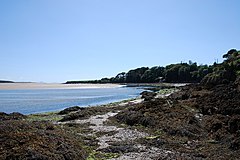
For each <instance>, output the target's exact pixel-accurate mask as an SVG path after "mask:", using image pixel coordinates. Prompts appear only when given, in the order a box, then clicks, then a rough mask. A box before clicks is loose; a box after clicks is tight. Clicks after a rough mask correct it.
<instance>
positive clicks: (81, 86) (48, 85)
mask: <svg viewBox="0 0 240 160" xmlns="http://www.w3.org/2000/svg"><path fill="white" fill-rule="evenodd" d="M121 86H122V85H118V84H61V83H0V90H15V89H87V88H116V87H121Z"/></svg>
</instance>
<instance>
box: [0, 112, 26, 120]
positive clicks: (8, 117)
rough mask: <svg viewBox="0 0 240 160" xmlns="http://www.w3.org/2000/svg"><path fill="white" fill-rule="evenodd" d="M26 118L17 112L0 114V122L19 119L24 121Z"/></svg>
mask: <svg viewBox="0 0 240 160" xmlns="http://www.w3.org/2000/svg"><path fill="white" fill-rule="evenodd" d="M24 118H26V116H25V115H23V114H21V113H18V112H13V113H10V114H7V113H4V112H0V120H1V121H4V120H20V119H24Z"/></svg>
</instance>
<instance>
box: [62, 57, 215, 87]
mask: <svg viewBox="0 0 240 160" xmlns="http://www.w3.org/2000/svg"><path fill="white" fill-rule="evenodd" d="M211 72H212V66H208V65H197V63H192V62H191V61H189V63H178V64H171V65H167V66H166V67H162V66H155V67H152V68H149V67H141V68H136V69H133V70H130V71H128V72H127V73H126V72H121V73H119V74H117V75H116V76H115V77H112V78H102V79H101V80H90V81H67V82H66V83H67V84H74V83H158V82H169V83H187V82H188V83H189V82H200V81H201V80H202V78H203V77H204V76H206V75H207V74H208V73H211Z"/></svg>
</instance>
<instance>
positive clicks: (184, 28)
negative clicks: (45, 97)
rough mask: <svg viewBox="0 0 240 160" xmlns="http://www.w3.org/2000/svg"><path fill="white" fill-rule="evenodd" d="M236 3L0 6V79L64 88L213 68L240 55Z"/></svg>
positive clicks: (149, 0)
mask: <svg viewBox="0 0 240 160" xmlns="http://www.w3.org/2000/svg"><path fill="white" fill-rule="evenodd" d="M239 6H240V1H239V0H38V1H37V0H21V1H19V0H0V65H1V67H0V79H5V80H14V81H34V82H65V81H67V80H90V79H100V78H103V77H112V76H115V75H117V74H118V73H120V72H123V71H125V72H127V71H128V70H130V69H134V68H137V67H142V66H148V67H152V66H166V65H168V64H171V63H180V62H188V61H189V60H192V61H193V62H197V63H198V64H212V63H213V62H215V61H217V60H218V61H219V62H221V61H222V55H223V54H224V53H226V52H227V51H228V50H230V49H232V48H236V49H240V47H239V45H240V38H239V36H240V14H239Z"/></svg>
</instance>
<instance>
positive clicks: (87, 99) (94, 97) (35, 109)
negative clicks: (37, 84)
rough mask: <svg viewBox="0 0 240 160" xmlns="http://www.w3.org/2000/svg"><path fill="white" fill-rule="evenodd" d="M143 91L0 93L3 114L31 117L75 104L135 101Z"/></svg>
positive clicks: (0, 107) (51, 90) (124, 89)
mask: <svg viewBox="0 0 240 160" xmlns="http://www.w3.org/2000/svg"><path fill="white" fill-rule="evenodd" d="M142 91H143V90H142V89H140V88H134V87H120V88H98V89H29V90H0V112H6V113H11V112H20V113H23V114H31V113H41V112H50V111H58V110H62V109H64V108H67V107H71V106H75V105H78V106H83V107H87V106H93V105H101V104H107V103H110V102H116V101H121V100H125V99H129V98H135V97H137V96H139V94H140V93H141V92H142Z"/></svg>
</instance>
